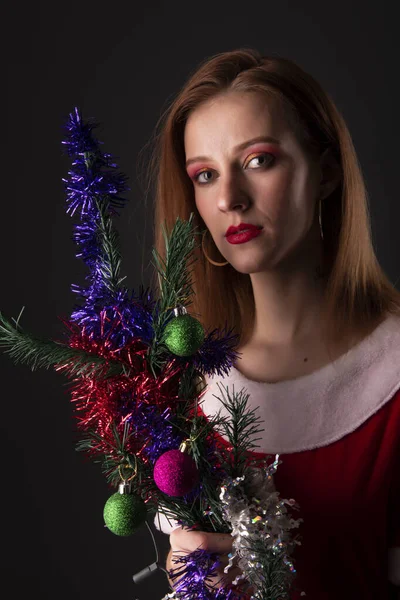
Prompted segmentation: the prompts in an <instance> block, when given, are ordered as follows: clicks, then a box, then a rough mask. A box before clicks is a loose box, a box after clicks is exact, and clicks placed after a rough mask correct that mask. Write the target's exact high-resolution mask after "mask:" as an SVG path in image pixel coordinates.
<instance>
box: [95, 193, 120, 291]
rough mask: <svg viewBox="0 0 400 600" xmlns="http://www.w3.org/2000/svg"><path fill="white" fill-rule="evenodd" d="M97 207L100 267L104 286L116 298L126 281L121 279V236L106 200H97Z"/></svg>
mask: <svg viewBox="0 0 400 600" xmlns="http://www.w3.org/2000/svg"><path fill="white" fill-rule="evenodd" d="M96 206H97V209H98V211H99V220H98V221H97V236H98V239H99V241H100V244H101V248H102V255H103V256H102V260H101V261H100V264H99V267H100V269H101V275H102V280H103V283H104V285H105V286H106V287H107V289H108V290H109V292H110V294H111V295H112V296H113V297H115V295H116V293H117V292H118V289H119V287H120V285H121V282H122V281H123V280H124V279H125V277H122V278H121V277H120V272H121V262H122V258H121V252H120V248H119V235H118V233H117V231H116V229H115V227H114V223H113V219H112V216H111V215H110V212H109V203H108V202H106V201H105V200H100V199H97V200H96Z"/></svg>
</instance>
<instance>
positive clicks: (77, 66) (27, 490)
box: [0, 0, 400, 600]
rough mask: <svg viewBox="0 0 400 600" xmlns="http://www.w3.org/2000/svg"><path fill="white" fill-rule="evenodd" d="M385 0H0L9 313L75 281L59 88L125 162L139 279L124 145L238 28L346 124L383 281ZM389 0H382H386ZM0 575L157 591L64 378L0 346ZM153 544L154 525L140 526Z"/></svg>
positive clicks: (43, 585)
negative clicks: (110, 506) (289, 63)
mask: <svg viewBox="0 0 400 600" xmlns="http://www.w3.org/2000/svg"><path fill="white" fill-rule="evenodd" d="M391 4H392V3H391V2H384V1H383V2H380V3H378V4H377V3H375V2H369V3H366V2H365V1H364V2H360V1H352V2H343V1H341V2H335V3H329V4H327V3H325V2H307V1H303V2H298V1H297V0H292V1H290V0H286V1H285V0H280V1H279V2H278V3H276V2H263V3H260V2H246V3H244V2H236V3H231V2H226V1H221V2H218V1H217V2H214V3H211V4H208V3H193V4H192V3H190V2H189V1H188V2H173V1H170V2H156V1H153V2H151V3H139V2H135V0H131V1H130V2H121V1H119V0H114V2H110V3H107V4H106V3H104V4H100V3H99V2H93V1H87V2H85V1H81V2H75V1H70V2H65V1H64V0H60V1H59V2H58V3H57V2H53V3H51V2H40V1H39V2H35V3H28V2H26V1H25V2H18V3H14V4H13V5H12V6H11V5H10V3H9V5H8V6H7V8H3V10H2V83H3V85H2V89H3V92H2V97H3V98H4V97H6V98H7V105H6V106H5V108H4V109H3V111H2V122H1V130H2V132H3V131H6V136H3V135H2V136H1V137H2V142H1V146H2V150H3V160H2V171H1V178H2V184H1V238H0V244H1V279H0V282H1V283H0V286H1V302H0V309H1V310H2V311H3V312H4V313H5V314H6V315H8V316H17V315H18V313H19V311H20V309H21V307H22V306H25V312H24V316H23V321H22V324H23V326H24V327H25V328H26V329H27V330H29V331H31V332H32V333H36V334H38V335H43V336H44V337H56V336H57V334H58V333H59V332H60V330H61V325H60V322H59V320H58V317H59V316H62V315H68V314H70V312H71V309H72V307H73V303H74V301H75V297H74V296H73V294H72V293H71V291H70V284H71V283H82V282H83V278H84V276H85V274H86V270H85V268H84V266H83V265H82V264H81V263H80V261H79V260H78V259H76V258H75V254H74V253H75V247H74V245H73V243H72V241H71V234H72V221H71V219H70V218H69V217H68V216H67V215H66V213H65V204H64V190H63V186H62V182H61V178H62V177H63V176H65V174H66V172H67V169H68V168H69V161H68V159H67V158H66V157H65V156H64V155H63V154H62V152H61V139H62V135H63V133H62V125H63V123H64V120H65V117H66V116H67V114H68V113H69V112H70V111H71V110H72V109H73V107H74V106H75V105H78V106H80V107H81V108H82V110H83V114H84V116H85V117H94V118H95V119H96V120H97V121H99V122H100V123H101V128H100V129H99V130H98V132H97V135H98V136H99V137H100V138H101V139H102V140H103V141H104V142H105V146H104V148H105V150H107V151H109V152H112V153H113V154H116V155H118V156H119V159H118V162H119V165H120V167H121V169H122V170H123V171H124V172H125V173H127V174H128V176H129V178H130V186H131V192H130V194H129V198H130V202H129V205H128V206H127V207H126V208H125V209H124V211H123V217H122V218H121V219H120V220H119V221H118V223H117V225H118V229H119V232H120V236H121V247H122V252H123V257H124V261H123V269H122V270H123V273H124V274H126V275H127V282H128V285H129V286H130V287H134V288H137V287H138V285H139V283H140V282H144V283H147V282H148V280H149V269H148V263H149V259H150V248H151V244H152V239H151V235H152V226H151V221H152V212H151V211H152V207H151V198H150V200H149V201H148V203H147V204H146V200H145V195H144V191H143V187H142V185H141V183H140V181H141V179H140V169H139V168H138V165H139V156H140V152H141V151H142V149H143V148H144V147H145V145H146V143H147V142H148V140H149V139H150V137H151V135H152V133H153V131H154V127H155V124H156V121H157V119H158V117H159V115H160V113H161V111H162V110H163V109H164V108H165V106H166V103H167V102H168V101H169V100H170V99H171V98H172V97H173V95H174V94H175V93H176V92H177V91H178V89H179V88H180V86H181V85H182V84H183V82H184V81H185V79H186V77H187V76H188V75H189V73H190V72H191V71H192V70H193V69H194V68H195V67H196V65H197V64H198V63H199V61H201V60H202V59H203V58H205V57H206V56H210V55H212V54H214V53H216V52H221V51H224V50H230V49H234V48H237V47H239V46H253V47H256V48H258V49H259V50H261V51H262V52H264V53H268V52H273V53H279V54H282V55H284V56H287V57H289V58H292V59H294V60H296V61H297V62H298V63H299V64H300V65H302V66H303V67H304V68H305V69H307V70H309V71H310V72H311V73H312V74H313V75H314V76H315V77H316V78H317V79H319V81H320V82H321V83H322V84H323V85H324V86H325V88H326V89H327V90H328V91H329V92H330V94H331V95H332V96H333V98H334V100H335V101H336V103H337V105H338V107H339V109H340V110H341V111H342V113H343V115H344V117H345V118H346V120H347V123H348V125H349V127H350V130H351V133H352V136H353V140H354V143H355V146H356V149H357V151H358V154H359V157H360V162H361V166H362V169H363V172H364V174H365V178H366V181H367V186H368V190H369V194H370V206H371V218H372V227H373V235H374V241H375V247H376V251H377V254H378V257H379V259H380V261H381V264H382V266H383V268H384V269H385V270H386V272H387V273H388V275H389V276H390V278H391V279H392V281H393V282H394V283H395V284H396V283H397V279H398V275H399V270H400V258H399V251H400V240H399V235H398V225H397V218H398V217H399V216H400V211H399V198H398V186H397V184H398V173H399V168H398V156H399V152H398V139H399V119H398V114H399V113H398V106H399V102H400V97H399V87H398V82H397V74H398V58H399V42H398V31H397V20H396V18H395V15H394V13H393V12H391V11H394V10H395V9H394V8H392V9H391V8H389V7H390V5H391ZM393 6H395V3H393ZM0 368H1V376H2V377H1V381H2V387H1V413H0V414H1V437H0V441H1V455H0V461H1V471H0V473H1V483H2V490H3V493H2V500H3V501H2V509H1V525H2V526H1V529H0V536H1V547H2V553H3V559H2V561H1V562H0V565H1V578H0V586H1V588H0V589H1V591H2V593H3V592H5V590H6V589H9V590H10V591H9V592H8V595H7V597H9V598H12V599H16V600H22V599H25V598H30V597H31V596H32V597H37V598H40V599H41V600H54V599H55V598H57V600H67V599H68V600H71V599H74V600H83V599H85V600H87V599H88V600H106V599H107V598H111V597H112V598H118V600H119V599H121V600H122V598H127V599H128V598H130V599H132V600H133V599H134V598H140V600H157V599H159V598H161V596H162V595H164V594H165V593H166V592H167V591H168V586H167V583H166V579H165V575H164V574H163V573H162V572H157V573H156V574H155V575H153V576H152V577H151V578H150V579H147V580H146V581H145V582H143V583H142V584H140V585H139V586H135V585H134V584H133V582H132V579H131V576H132V574H133V573H135V572H137V571H139V570H140V569H142V568H144V567H145V566H146V565H147V564H149V563H151V562H153V560H154V551H153V547H152V542H151V538H150V536H149V534H148V532H147V530H146V528H145V527H144V528H143V529H141V530H140V531H138V532H137V533H136V534H135V535H134V536H133V537H131V538H118V537H117V536H114V535H113V534H111V533H110V532H109V531H108V530H107V529H105V528H104V527H103V521H102V510H103V506H104V502H105V500H106V499H107V498H108V495H109V493H110V491H109V489H108V488H107V485H106V483H105V480H104V478H103V475H102V474H101V471H100V467H99V465H96V464H93V463H91V462H89V461H88V460H87V459H85V457H84V455H83V454H81V453H77V452H76V451H75V442H76V430H75V423H74V420H73V413H72V407H71V405H70V402H69V396H68V392H67V389H66V385H65V381H64V380H63V379H62V378H61V377H60V376H58V375H57V374H55V373H54V372H53V371H51V370H50V371H36V372H31V371H30V370H29V369H27V368H26V367H23V366H20V367H17V366H14V365H13V364H12V363H11V361H10V360H9V359H8V357H6V356H4V355H2V354H0ZM156 538H157V541H158V543H159V546H160V552H161V555H163V556H165V553H166V549H167V547H168V538H167V536H164V535H163V534H158V533H157V532H156Z"/></svg>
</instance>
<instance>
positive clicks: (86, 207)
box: [62, 108, 129, 220]
mask: <svg viewBox="0 0 400 600" xmlns="http://www.w3.org/2000/svg"><path fill="white" fill-rule="evenodd" d="M97 126H98V125H97V124H96V123H95V122H93V121H92V122H87V123H84V122H83V121H82V117H81V114H80V111H79V109H78V108H75V110H74V112H73V113H71V114H70V115H69V119H68V121H67V124H66V130H67V137H66V139H65V140H63V142H62V143H63V144H64V146H65V147H66V150H67V153H68V155H69V156H75V160H74V161H73V163H72V167H73V168H72V170H71V171H69V172H68V175H69V177H68V178H67V179H63V181H64V183H65V188H66V191H67V205H68V209H67V212H68V213H69V214H71V216H72V215H74V214H75V212H76V211H77V210H80V212H81V215H82V217H83V216H88V217H89V220H91V219H93V218H94V217H95V216H96V214H97V212H98V211H97V209H96V201H97V200H98V199H103V200H104V199H105V200H106V201H107V203H108V204H109V208H110V209H115V208H121V207H123V206H124V205H125V203H126V199H124V198H121V196H120V194H121V193H123V192H126V191H128V190H129V188H128V187H127V185H126V182H127V178H126V176H125V175H124V174H123V173H120V172H117V171H116V169H117V168H118V167H117V165H116V164H115V163H114V162H113V157H112V155H111V154H108V153H105V152H101V150H100V144H101V142H99V141H98V140H97V139H96V138H95V137H93V136H92V130H93V129H94V128H95V127H97Z"/></svg>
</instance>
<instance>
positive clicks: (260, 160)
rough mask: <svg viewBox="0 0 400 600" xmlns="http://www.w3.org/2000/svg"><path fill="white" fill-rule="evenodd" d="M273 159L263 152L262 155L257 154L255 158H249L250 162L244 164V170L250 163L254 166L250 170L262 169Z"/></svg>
mask: <svg viewBox="0 0 400 600" xmlns="http://www.w3.org/2000/svg"><path fill="white" fill-rule="evenodd" d="M273 158H274V156H273V155H272V154H268V153H266V152H264V154H257V155H256V156H253V157H252V158H250V160H248V161H247V162H246V168H247V167H248V166H249V165H250V164H251V163H254V165H255V166H253V167H250V169H253V168H257V167H263V166H264V165H266V164H267V163H270V162H272V160H273ZM254 161H258V163H257V162H254Z"/></svg>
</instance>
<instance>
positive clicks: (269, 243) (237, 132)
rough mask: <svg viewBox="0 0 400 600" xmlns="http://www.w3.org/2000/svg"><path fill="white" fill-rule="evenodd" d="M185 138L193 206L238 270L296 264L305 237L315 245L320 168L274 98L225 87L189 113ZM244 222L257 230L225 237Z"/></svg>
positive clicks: (272, 268) (264, 268)
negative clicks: (269, 98) (192, 189)
mask: <svg viewBox="0 0 400 600" xmlns="http://www.w3.org/2000/svg"><path fill="white" fill-rule="evenodd" d="M184 143H185V153H186V160H187V166H186V169H187V173H188V175H189V177H190V178H191V180H192V182H193V186H194V194H195V202H196V207H197V210H198V211H199V214H200V216H201V217H202V219H203V221H204V223H205V224H206V227H207V228H208V230H209V231H210V233H211V236H212V238H213V240H214V242H215V244H216V246H217V248H218V249H219V251H220V252H221V254H222V255H223V256H224V257H225V259H226V260H228V261H229V262H230V263H231V265H232V266H233V267H234V268H235V269H236V270H237V271H240V272H241V273H257V272H261V271H265V270H274V269H277V268H279V266H280V265H281V266H282V267H283V265H284V264H285V263H286V264H287V265H288V264H292V266H293V261H294V262H295V263H296V262H299V261H300V260H301V259H300V256H301V255H302V253H301V252H299V249H300V248H301V247H304V246H305V245H307V244H305V242H306V240H308V241H310V240H315V243H317V240H318V239H319V229H318V223H317V222H316V220H315V218H314V217H315V214H316V213H315V210H316V202H317V201H318V198H319V194H320V187H319V185H320V178H321V171H320V168H319V165H318V163H317V162H316V161H315V160H312V159H311V158H310V157H309V156H308V154H306V153H305V151H304V150H303V149H302V147H301V146H300V145H299V143H298V141H297V139H296V138H295V137H294V134H293V132H292V130H291V128H290V125H289V123H288V122H287V121H286V120H285V118H284V117H283V115H282V113H281V111H279V110H277V109H276V108H275V107H274V103H273V102H272V100H268V99H266V98H265V97H264V96H262V95H259V94H256V93H246V92H243V93H242V92H229V93H227V94H224V95H221V96H218V97H216V98H214V99H212V100H210V101H207V103H205V104H203V105H202V106H200V107H198V108H197V109H196V110H195V111H193V113H191V115H190V116H189V119H188V121H187V124H186V128H185V136H184ZM241 223H244V224H251V225H255V226H257V227H258V228H259V229H258V230H257V232H260V233H259V234H258V235H256V236H255V237H251V236H249V235H248V234H246V233H243V234H241V235H239V236H236V238H235V237H229V236H227V235H226V232H227V230H228V228H229V227H230V226H238V225H239V224H241ZM257 232H256V233H257ZM249 237H250V239H248V238H249ZM303 242H304V243H303ZM308 246H310V244H308Z"/></svg>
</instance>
